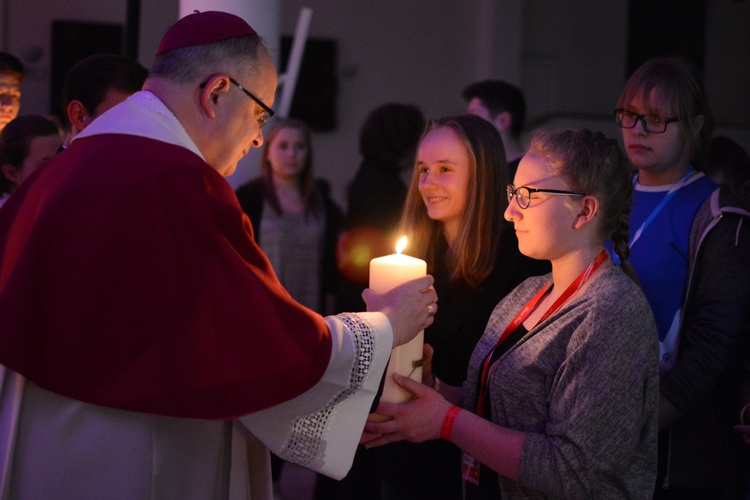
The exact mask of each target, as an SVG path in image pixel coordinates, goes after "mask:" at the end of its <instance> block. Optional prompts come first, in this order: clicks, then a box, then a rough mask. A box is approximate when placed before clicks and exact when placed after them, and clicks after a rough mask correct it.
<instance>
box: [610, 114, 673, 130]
mask: <svg viewBox="0 0 750 500" xmlns="http://www.w3.org/2000/svg"><path fill="white" fill-rule="evenodd" d="M638 120H640V121H641V123H642V124H643V128H644V129H646V132H652V133H654V134H663V133H664V132H666V131H667V125H669V124H670V123H674V122H678V121H680V119H679V118H677V117H671V118H670V117H666V116H659V115H639V114H638V113H633V112H631V111H626V110H624V109H619V108H618V109H616V110H615V123H617V126H618V127H621V128H633V127H635V125H636V123H638Z"/></svg>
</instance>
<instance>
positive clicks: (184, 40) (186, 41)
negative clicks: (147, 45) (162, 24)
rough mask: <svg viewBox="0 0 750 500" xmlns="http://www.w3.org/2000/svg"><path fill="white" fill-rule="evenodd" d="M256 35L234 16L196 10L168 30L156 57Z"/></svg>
mask: <svg viewBox="0 0 750 500" xmlns="http://www.w3.org/2000/svg"><path fill="white" fill-rule="evenodd" d="M257 34H258V33H257V32H256V31H255V30H254V29H253V28H252V27H250V25H249V24H247V22H245V20H244V19H242V18H241V17H239V16H235V15H234V14H229V13H228V12H218V11H208V12H198V11H197V10H196V11H195V13H193V14H189V15H187V16H185V17H183V18H182V19H180V20H179V21H177V22H176V23H174V24H173V25H172V27H171V28H169V31H167V34H166V35H164V38H162V39H161V43H160V44H159V48H158V49H157V51H156V55H157V56H158V55H159V54H161V53H162V52H166V51H167V50H172V49H181V48H183V47H193V46H195V45H205V44H208V43H214V42H220V41H221V40H228V39H230V38H238V37H241V36H251V35H257Z"/></svg>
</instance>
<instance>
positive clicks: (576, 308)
mask: <svg viewBox="0 0 750 500" xmlns="http://www.w3.org/2000/svg"><path fill="white" fill-rule="evenodd" d="M549 279H550V275H547V276H544V277H533V278H529V279H528V280H526V281H525V282H524V283H522V284H521V285H519V286H518V288H516V289H515V290H514V291H513V292H512V293H511V294H510V295H508V296H507V297H506V298H505V299H504V300H502V301H501V302H500V303H499V304H498V306H497V307H496V308H495V310H494V312H493V314H492V316H491V318H490V320H489V323H488V325H487V329H486V331H485V333H484V336H483V337H482V339H481V340H480V341H479V343H478V344H477V347H476V349H475V350H474V354H473V355H472V359H471V363H470V366H469V372H468V377H467V382H466V403H465V406H466V408H468V409H471V410H472V411H474V410H475V409H476V392H477V391H476V389H477V387H476V386H477V381H478V379H479V370H480V367H481V363H482V361H483V359H484V358H485V356H486V354H487V353H488V352H489V351H490V349H492V347H493V346H494V345H495V342H496V341H497V338H498V337H499V335H500V333H502V331H503V330H504V329H505V327H506V326H507V325H508V323H510V321H511V320H512V319H513V317H514V316H515V314H516V313H517V312H518V311H519V310H520V309H521V308H522V307H523V306H524V305H525V304H526V302H527V301H528V300H529V299H530V298H531V297H532V296H533V295H534V294H535V293H536V292H537V291H538V290H539V289H540V288H541V287H542V286H543V284H544V283H546V282H547V281H548V280H549ZM658 358H659V346H658V342H657V335H656V326H655V324H654V320H653V316H652V314H651V310H650V308H649V306H648V303H647V302H646V299H645V298H644V296H643V294H642V293H641V291H640V289H639V288H638V286H637V285H636V284H635V283H633V282H632V281H631V280H630V278H629V277H628V276H626V275H625V274H624V273H623V272H622V270H621V269H620V268H619V267H612V268H610V269H608V270H606V271H605V272H604V273H602V274H601V275H600V276H599V277H598V278H597V279H596V280H595V281H593V282H592V283H591V284H590V285H589V287H588V288H587V289H586V290H585V292H584V293H583V294H582V295H580V296H579V297H577V298H575V299H573V300H572V301H571V302H569V303H567V304H565V305H563V307H562V308H560V309H559V310H558V311H557V312H556V313H554V314H553V315H552V316H550V317H549V318H548V319H546V320H545V321H544V322H542V323H540V324H539V325H537V326H536V327H535V328H533V329H532V330H531V331H530V332H529V333H527V334H526V335H525V336H524V337H522V338H521V339H520V340H519V341H518V342H517V343H516V344H515V345H514V346H513V347H511V348H510V349H509V350H508V352H506V353H505V354H503V355H502V356H501V357H500V358H499V359H498V361H497V362H495V363H494V365H493V369H492V373H491V380H490V398H491V403H490V404H491V411H492V416H491V419H492V421H493V422H495V423H497V424H499V425H502V426H505V427H508V428H511V429H515V430H519V431H524V432H526V433H528V437H527V439H526V442H525V444H524V446H523V450H522V454H521V463H520V469H519V479H518V482H517V483H516V482H513V481H511V480H509V479H506V478H504V477H502V476H500V478H499V480H500V490H501V492H502V497H503V499H504V500H507V499H511V498H575V499H583V498H596V499H605V498H618V499H622V498H642V499H647V498H648V499H650V498H651V496H652V494H653V490H654V481H655V478H656V449H657V425H658V424H657V415H658V394H659V392H658V391H659V388H658V383H659V375H658V367H659V359H658ZM480 480H481V479H480Z"/></svg>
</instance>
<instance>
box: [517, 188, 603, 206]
mask: <svg viewBox="0 0 750 500" xmlns="http://www.w3.org/2000/svg"><path fill="white" fill-rule="evenodd" d="M507 189H508V203H510V202H511V201H513V197H514V196H515V197H516V201H517V202H518V206H519V207H521V208H522V209H524V210H525V209H527V208H529V205H531V198H532V196H533V194H534V193H546V194H556V195H559V196H588V195H587V194H586V193H577V192H575V191H561V190H559V189H539V188H530V187H526V186H520V187H513V184H508V188H507Z"/></svg>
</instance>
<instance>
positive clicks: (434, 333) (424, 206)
mask: <svg viewBox="0 0 750 500" xmlns="http://www.w3.org/2000/svg"><path fill="white" fill-rule="evenodd" d="M505 166H506V163H505V154H504V151H503V145H502V141H501V140H500V136H499V135H498V132H497V130H496V129H495V128H494V127H493V126H492V124H490V123H489V122H487V121H486V120H484V119H482V118H479V117H477V116H471V115H465V116H455V117H447V118H442V119H439V120H431V121H430V122H429V123H428V125H427V127H426V129H425V132H424V134H423V135H422V138H421V139H420V141H419V144H418V146H417V155H416V158H415V162H414V168H413V174H412V178H411V183H410V185H409V191H408V194H407V197H406V204H405V207H404V212H403V215H402V218H401V232H402V233H403V234H405V235H407V236H408V237H409V241H410V246H409V249H408V250H409V253H410V254H411V255H414V256H417V257H420V258H422V259H425V260H426V261H427V263H428V266H429V268H430V274H432V275H433V276H434V277H435V285H434V286H435V291H436V292H437V293H438V296H439V297H440V311H439V312H438V314H437V315H436V316H435V322H434V323H433V324H432V325H431V326H430V327H429V328H427V329H426V330H425V343H426V344H429V346H430V347H428V350H429V352H434V354H433V355H432V357H431V369H430V370H426V375H425V379H424V382H425V383H428V384H430V385H432V386H434V387H439V386H440V385H444V386H445V387H447V388H449V387H450V386H461V384H462V383H463V382H464V379H465V378H466V370H467V367H468V364H469V358H470V357H471V353H472V351H473V350H474V347H475V346H476V343H477V341H478V340H479V338H480V337H481V336H482V333H483V332H484V328H485V326H486V325H487V320H488V319H489V317H490V314H491V313H492V310H493V309H494V308H495V306H496V305H497V303H498V302H499V301H500V300H501V299H502V298H503V297H505V296H506V295H507V294H508V293H509V292H510V291H511V290H513V288H515V287H516V286H517V285H518V284H519V283H521V282H522V281H523V280H525V279H526V278H528V277H529V276H535V275H540V274H546V273H547V272H549V265H548V263H547V262H542V261H536V260H533V259H530V258H528V257H525V256H524V255H522V254H521V253H520V252H519V251H518V242H517V240H516V237H515V234H514V232H513V227H512V225H511V224H509V223H508V222H507V221H505V220H504V219H503V216H502V213H503V211H504V210H505V208H506V207H507V205H508V203H507V200H506V198H505V197H504V196H502V195H501V193H502V192H503V188H504V186H505V185H506V184H507V182H508V180H507V179H506V169H505ZM382 458H383V460H382V478H383V485H382V491H383V493H384V494H383V498H412V499H419V498H435V499H439V498H461V470H460V469H461V454H460V451H459V450H458V449H457V448H456V447H454V446H452V445H451V444H450V443H445V442H439V441H433V442H429V443H422V444H414V443H408V442H403V443H395V444H394V445H392V446H388V447H386V448H384V449H383V450H382Z"/></svg>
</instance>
